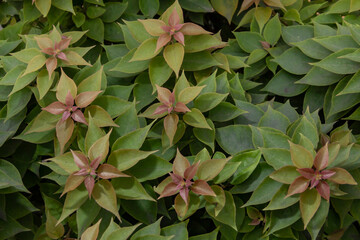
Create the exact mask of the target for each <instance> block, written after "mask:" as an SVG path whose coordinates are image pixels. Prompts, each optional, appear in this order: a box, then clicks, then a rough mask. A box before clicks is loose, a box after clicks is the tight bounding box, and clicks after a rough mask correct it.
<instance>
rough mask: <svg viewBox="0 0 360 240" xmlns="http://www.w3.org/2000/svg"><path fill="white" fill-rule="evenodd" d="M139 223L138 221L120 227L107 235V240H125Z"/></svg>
mask: <svg viewBox="0 0 360 240" xmlns="http://www.w3.org/2000/svg"><path fill="white" fill-rule="evenodd" d="M140 225H141V223H138V224H136V225H134V226H131V227H122V228H120V229H118V230H116V231H114V232H113V233H111V234H110V235H109V236H108V238H107V239H108V240H126V239H128V237H129V236H130V235H131V234H132V233H133V232H134V231H135V229H136V228H138V227H139V226H140Z"/></svg>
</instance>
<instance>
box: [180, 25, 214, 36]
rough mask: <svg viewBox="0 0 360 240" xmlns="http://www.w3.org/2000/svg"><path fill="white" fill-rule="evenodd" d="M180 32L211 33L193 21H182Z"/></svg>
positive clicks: (185, 33) (192, 33) (187, 33)
mask: <svg viewBox="0 0 360 240" xmlns="http://www.w3.org/2000/svg"><path fill="white" fill-rule="evenodd" d="M180 32H182V33H183V34H184V35H200V34H211V32H208V31H206V30H205V29H203V28H202V27H200V26H199V25H196V24H194V23H184V25H183V27H182V28H181V29H180Z"/></svg>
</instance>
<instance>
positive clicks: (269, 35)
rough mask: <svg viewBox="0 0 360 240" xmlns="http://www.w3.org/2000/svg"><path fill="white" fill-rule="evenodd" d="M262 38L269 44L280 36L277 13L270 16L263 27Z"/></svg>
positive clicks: (274, 42)
mask: <svg viewBox="0 0 360 240" xmlns="http://www.w3.org/2000/svg"><path fill="white" fill-rule="evenodd" d="M263 35H264V38H265V41H266V42H268V43H270V45H272V46H273V45H275V44H276V43H277V41H278V40H279V39H280V37H281V23H280V20H279V15H278V14H276V15H275V16H274V17H272V18H271V19H270V20H269V22H268V23H267V24H266V26H265V28H264V33H263Z"/></svg>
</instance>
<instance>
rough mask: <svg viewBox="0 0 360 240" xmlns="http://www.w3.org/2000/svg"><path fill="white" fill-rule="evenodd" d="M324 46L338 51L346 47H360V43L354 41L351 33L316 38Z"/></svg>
mask: <svg viewBox="0 0 360 240" xmlns="http://www.w3.org/2000/svg"><path fill="white" fill-rule="evenodd" d="M314 41H316V42H318V43H319V44H320V45H322V46H323V47H325V48H327V49H329V50H330V51H333V52H337V51H340V50H342V49H344V48H359V45H358V44H357V43H356V42H355V41H354V39H353V38H352V36H350V35H337V36H330V37H326V38H314Z"/></svg>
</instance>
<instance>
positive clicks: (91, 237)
mask: <svg viewBox="0 0 360 240" xmlns="http://www.w3.org/2000/svg"><path fill="white" fill-rule="evenodd" d="M101 220H102V219H100V220H99V221H98V222H97V223H96V224H94V225H92V226H91V227H89V228H88V229H86V230H85V232H84V233H83V234H82V235H81V239H86V240H96V239H97V237H98V234H99V226H100V223H101Z"/></svg>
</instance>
